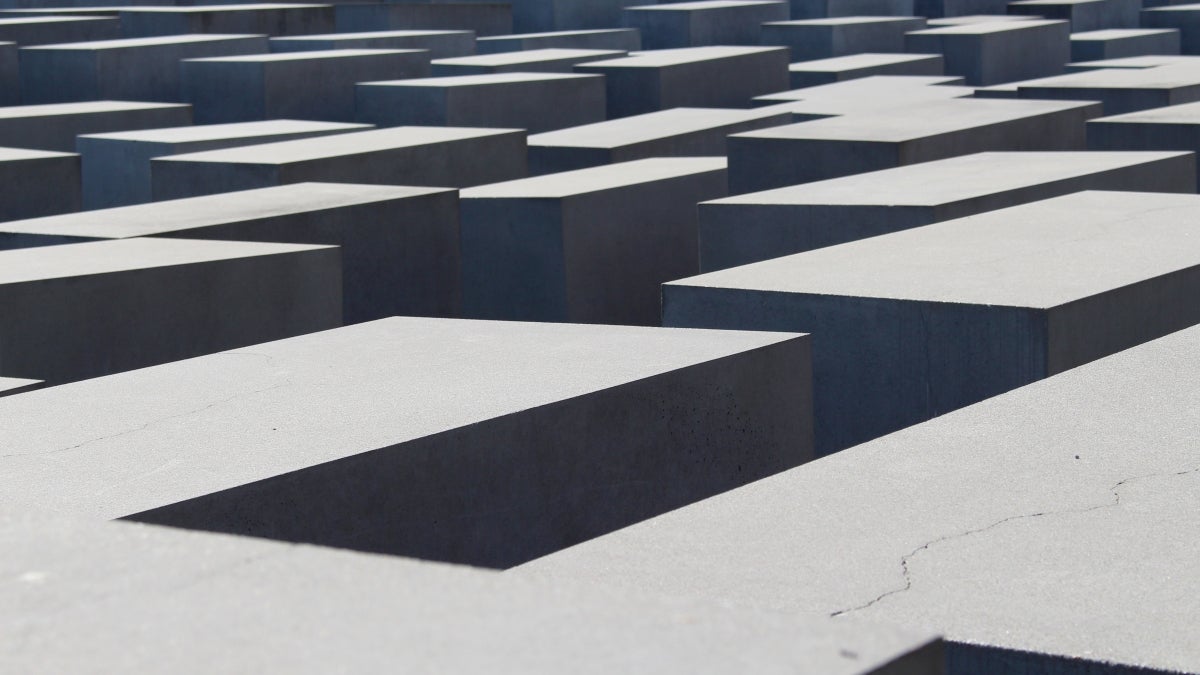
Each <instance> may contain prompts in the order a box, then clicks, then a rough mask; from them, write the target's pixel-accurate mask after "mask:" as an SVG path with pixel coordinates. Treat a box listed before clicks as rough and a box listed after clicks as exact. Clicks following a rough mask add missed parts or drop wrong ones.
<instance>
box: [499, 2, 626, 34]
mask: <svg viewBox="0 0 1200 675" xmlns="http://www.w3.org/2000/svg"><path fill="white" fill-rule="evenodd" d="M511 4H512V8H513V30H515V31H517V32H521V33H527V32H535V31H536V32H559V31H568V30H581V29H598V28H613V27H615V26H619V25H621V10H622V9H623V8H625V7H627V6H629V5H635V4H642V3H640V2H639V1H638V0H513V1H512V3H511ZM510 32H511V31H510Z"/></svg>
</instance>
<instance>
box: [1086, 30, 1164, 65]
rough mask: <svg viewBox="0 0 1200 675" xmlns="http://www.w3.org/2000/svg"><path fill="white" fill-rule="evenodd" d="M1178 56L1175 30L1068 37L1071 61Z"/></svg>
mask: <svg viewBox="0 0 1200 675" xmlns="http://www.w3.org/2000/svg"><path fill="white" fill-rule="evenodd" d="M1178 53H1179V31H1178V30H1177V29H1174V28H1124V29H1122V28H1113V29H1108V30H1096V31H1089V32H1084V33H1073V34H1072V35H1071V60H1072V61H1101V60H1104V59H1118V58H1124V57H1128V56H1145V55H1151V54H1178Z"/></svg>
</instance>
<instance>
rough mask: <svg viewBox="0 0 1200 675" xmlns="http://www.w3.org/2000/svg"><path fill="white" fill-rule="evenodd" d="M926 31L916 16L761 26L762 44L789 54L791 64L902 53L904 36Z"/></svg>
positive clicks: (843, 19)
mask: <svg viewBox="0 0 1200 675" xmlns="http://www.w3.org/2000/svg"><path fill="white" fill-rule="evenodd" d="M923 28H925V19H923V18H921V17H915V16H887V17H884V16H852V17H838V18H831V19H806V20H803V21H780V22H776V23H768V24H764V25H763V27H762V37H761V42H762V44H764V45H780V46H784V47H787V48H788V49H790V50H791V54H792V56H791V60H792V61H809V60H812V59H825V58H829V57H833V56H848V55H851V54H862V53H864V52H902V51H904V34H905V33H908V32H910V31H917V30H921V29H923Z"/></svg>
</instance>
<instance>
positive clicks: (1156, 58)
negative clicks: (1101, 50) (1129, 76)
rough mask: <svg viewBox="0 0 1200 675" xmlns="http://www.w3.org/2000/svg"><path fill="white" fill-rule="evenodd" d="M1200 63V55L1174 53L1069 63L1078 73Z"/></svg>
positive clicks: (1069, 70) (1068, 67) (1068, 69)
mask: <svg viewBox="0 0 1200 675" xmlns="http://www.w3.org/2000/svg"><path fill="white" fill-rule="evenodd" d="M1189 63H1190V64H1192V65H1197V64H1200V56H1176V55H1173V54H1163V55H1158V54H1155V55H1151V56H1124V57H1121V58H1115V59H1104V60H1102V61H1080V62H1076V63H1068V64H1067V72H1068V73H1078V72H1084V71H1088V70H1099V69H1101V68H1133V69H1140V68H1157V67H1159V66H1172V65H1178V64H1189Z"/></svg>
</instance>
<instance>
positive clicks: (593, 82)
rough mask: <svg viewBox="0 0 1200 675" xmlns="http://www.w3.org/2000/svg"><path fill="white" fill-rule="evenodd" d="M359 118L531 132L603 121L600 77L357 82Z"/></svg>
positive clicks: (385, 124)
mask: <svg viewBox="0 0 1200 675" xmlns="http://www.w3.org/2000/svg"><path fill="white" fill-rule="evenodd" d="M355 89H356V103H355V106H356V109H357V119H358V120H359V121H360V122H368V123H370V124H375V125H378V126H381V127H393V126H403V125H406V124H411V125H426V126H460V127H503V128H517V129H527V130H528V131H529V132H531V133H538V132H542V131H550V130H553V129H562V128H565V127H574V126H579V125H581V124H591V123H593V122H599V121H601V120H603V119H604V118H605V100H604V95H605V87H604V78H603V77H600V76H597V75H581V74H567V73H519V72H518V73H492V74H489V75H460V76H457V77H429V78H424V79H419V80H395V81H391V82H360V83H359V84H357V85H356V86H355Z"/></svg>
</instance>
